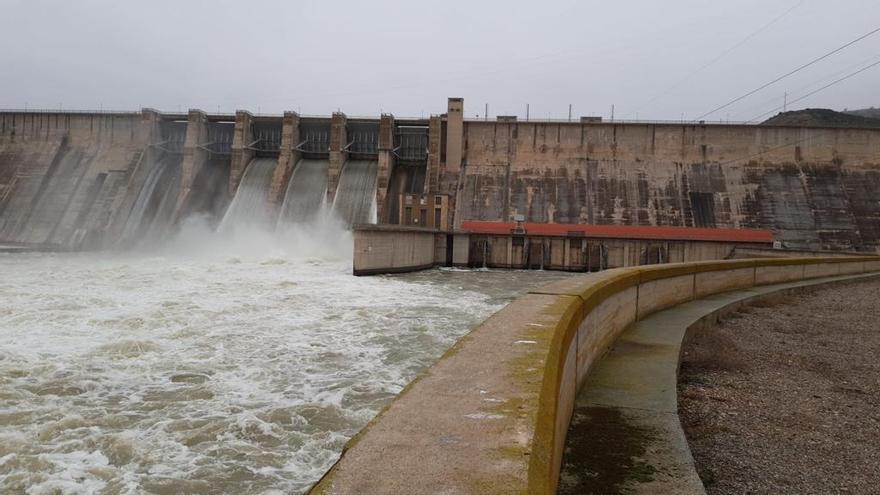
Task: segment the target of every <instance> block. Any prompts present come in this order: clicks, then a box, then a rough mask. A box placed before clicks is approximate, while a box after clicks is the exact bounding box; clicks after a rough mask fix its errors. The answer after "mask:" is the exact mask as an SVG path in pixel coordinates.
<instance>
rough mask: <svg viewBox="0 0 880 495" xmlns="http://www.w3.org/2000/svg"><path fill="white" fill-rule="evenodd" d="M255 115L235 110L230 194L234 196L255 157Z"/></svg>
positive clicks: (230, 167)
mask: <svg viewBox="0 0 880 495" xmlns="http://www.w3.org/2000/svg"><path fill="white" fill-rule="evenodd" d="M253 123H254V116H253V115H252V114H251V113H250V112H247V111H244V110H237V111H236V112H235V130H234V131H233V136H232V161H231V163H230V166H229V194H230V195H232V196H234V195H235V190H236V189H238V183H239V182H240V181H241V176H242V175H244V169H245V167H247V164H248V163H250V161H251V159H252V158H253V157H254V151H253V149H252V148H251V143H252V142H253V140H254V130H253Z"/></svg>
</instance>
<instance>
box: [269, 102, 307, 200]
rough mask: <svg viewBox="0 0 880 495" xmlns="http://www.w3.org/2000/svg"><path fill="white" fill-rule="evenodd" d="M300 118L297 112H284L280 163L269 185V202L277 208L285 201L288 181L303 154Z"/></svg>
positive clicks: (279, 155)
mask: <svg viewBox="0 0 880 495" xmlns="http://www.w3.org/2000/svg"><path fill="white" fill-rule="evenodd" d="M299 120H300V119H299V114H297V113H296V112H284V118H283V120H282V122H281V149H280V150H279V153H278V165H276V166H275V172H274V173H273V174H272V183H271V185H270V187H269V202H270V203H272V204H273V205H274V206H275V207H276V208H280V207H281V204H282V203H283V202H284V194H285V192H286V191H287V183H288V182H289V181H290V176H291V175H293V169H294V167H296V164H297V162H299V159H300V157H301V155H302V153H300V151H299V148H298V146H299V144H300V133H299Z"/></svg>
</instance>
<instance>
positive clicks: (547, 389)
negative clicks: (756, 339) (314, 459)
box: [314, 257, 880, 494]
mask: <svg viewBox="0 0 880 495" xmlns="http://www.w3.org/2000/svg"><path fill="white" fill-rule="evenodd" d="M867 272H880V257H858V258H856V257H851V258H787V259H754V260H735V261H721V262H701V263H681V264H668V265H654V266H650V267H637V268H621V269H615V270H608V271H605V272H600V273H597V274H593V275H586V276H579V277H572V278H570V279H567V280H564V281H560V282H556V283H553V284H550V285H547V286H544V287H542V288H541V289H539V290H536V291H532V292H530V293H529V294H528V295H526V296H524V297H522V298H520V299H518V300H516V301H514V302H513V303H511V304H510V305H508V306H507V307H505V308H504V309H502V310H501V311H500V312H498V313H496V314H495V315H493V316H492V317H491V318H489V319H488V320H487V321H486V322H484V323H483V324H482V325H481V326H480V327H478V328H477V329H475V330H474V331H473V332H471V333H470V334H469V335H468V336H466V337H465V338H464V339H462V340H461V341H460V342H459V343H458V344H456V346H455V347H453V349H451V350H450V351H449V352H447V353H446V354H445V355H444V356H443V358H441V359H440V361H439V362H438V363H436V364H435V365H434V366H433V367H432V368H430V369H429V370H428V371H427V372H426V373H424V374H423V375H422V376H421V377H419V379H418V380H416V381H415V382H413V383H412V384H410V386H408V387H407V388H406V389H405V390H404V392H402V393H401V394H400V395H399V396H398V397H397V398H396V399H395V400H394V401H393V402H392V403H391V404H390V405H389V406H388V407H387V408H386V409H385V410H384V411H383V412H382V413H381V414H380V415H379V416H378V417H377V418H376V419H375V420H373V422H371V424H370V425H369V426H368V427H367V428H365V429H364V430H363V431H362V432H361V433H360V434H359V435H358V436H357V437H355V438H354V439H352V441H351V442H349V444H348V445H347V446H346V448H345V450H344V452H343V456H342V457H341V459H340V460H339V462H337V464H336V465H335V466H334V468H333V469H332V470H331V471H330V472H328V474H327V475H325V477H324V478H323V479H322V480H321V481H320V482H319V484H318V485H317V486H316V488H315V489H314V492H315V493H392V492H396V491H401V492H407V493H436V492H450V493H522V492H528V493H532V494H549V493H555V492H556V487H557V484H558V481H559V470H560V466H561V462H562V454H563V449H564V446H565V435H566V432H567V430H568V426H569V423H570V419H571V414H572V410H573V406H574V401H575V397H576V395H577V391H578V389H579V388H580V386H581V385H582V384H583V383H584V381H585V379H586V377H587V376H588V374H589V373H590V371H591V368H592V367H593V364H594V363H595V362H596V361H597V360H598V359H599V358H601V357H602V355H603V354H604V353H605V352H606V351H607V349H608V348H609V347H610V346H611V345H612V344H613V343H614V341H615V339H617V337H618V336H619V335H620V334H621V333H622V332H623V331H624V330H625V329H626V328H627V327H628V326H629V325H631V324H632V323H634V322H635V321H637V320H639V319H641V318H644V317H645V316H647V315H649V314H651V313H653V312H656V311H660V310H662V309H665V308H668V307H670V306H674V305H677V304H681V303H683V302H686V301H690V300H692V299H694V298H700V297H704V296H706V295H709V294H715V293H719V292H724V291H728V290H735V289H743V288H749V287H753V286H756V285H767V284H774V283H781V282H790V281H797V280H803V279H809V278H818V277H827V276H833V275H844V274H857V273H867Z"/></svg>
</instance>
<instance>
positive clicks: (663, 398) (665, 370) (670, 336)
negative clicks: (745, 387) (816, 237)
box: [559, 274, 878, 494]
mask: <svg viewBox="0 0 880 495" xmlns="http://www.w3.org/2000/svg"><path fill="white" fill-rule="evenodd" d="M877 276H878V275H877V274H864V275H845V276H839V277H827V278H821V279H813V280H804V281H799V282H792V283H785V284H775V285H767V286H762V287H755V288H752V289H747V290H738V291H732V292H725V293H722V294H715V295H713V296H709V297H706V298H703V299H698V300H695V301H691V302H689V303H685V304H681V305H678V306H675V307H673V308H671V309H668V310H665V311H661V312H658V313H654V314H653V315H650V316H648V317H647V318H645V319H644V320H641V321H639V322H638V323H636V324H635V325H633V326H632V328H630V329H628V330H627V331H626V332H624V333H623V335H621V337H620V339H618V341H617V342H616V343H615V345H614V347H613V348H612V349H611V350H610V351H609V353H608V354H607V355H606V356H605V357H604V358H603V359H602V360H601V361H599V363H598V364H597V365H596V368H595V369H594V370H592V371H591V372H590V375H589V376H588V378H587V382H586V383H585V384H584V387H583V389H582V390H581V392H580V393H579V394H578V397H577V401H576V403H575V411H574V415H573V416H572V422H571V426H570V427H569V430H568V437H567V445H566V450H565V458H564V459H563V467H562V479H561V482H560V488H559V493H561V494H575V493H577V494H590V493H596V494H598V493H603V494H606V493H607V494H612V493H668V494H685V493H687V494H691V493H705V490H704V488H703V484H702V482H701V481H700V478H699V476H698V475H697V471H696V469H695V468H694V462H693V458H692V457H691V453H690V449H689V448H688V444H687V439H686V438H685V436H684V432H683V431H682V429H681V424H680V422H679V419H678V396H677V382H678V363H679V355H680V353H681V343H682V339H683V338H684V336H685V333H686V332H687V329H688V327H690V326H691V325H693V324H694V323H696V322H698V321H699V320H701V319H703V318H704V317H707V315H708V318H707V319H706V320H704V321H707V322H714V321H715V319H716V318H717V315H718V314H719V313H722V312H724V311H728V310H733V309H735V308H736V307H738V306H739V305H741V304H744V303H745V302H747V301H748V300H749V299H752V298H755V297H760V296H763V295H766V294H769V293H773V292H778V291H796V290H798V289H799V288H803V287H808V286H811V285H817V284H823V283H829V282H841V281H849V280H858V279H862V278H869V277H877Z"/></svg>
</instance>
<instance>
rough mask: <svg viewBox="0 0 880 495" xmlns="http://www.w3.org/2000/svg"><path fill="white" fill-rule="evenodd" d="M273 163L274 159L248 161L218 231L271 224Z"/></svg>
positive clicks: (265, 226)
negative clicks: (270, 190)
mask: <svg viewBox="0 0 880 495" xmlns="http://www.w3.org/2000/svg"><path fill="white" fill-rule="evenodd" d="M276 163H277V159H276V158H254V159H253V160H251V162H250V164H248V166H247V168H246V169H245V171H244V175H243V176H242V178H241V183H240V184H239V185H238V190H237V191H236V192H235V197H234V198H233V199H232V203H231V204H230V205H229V209H228V210H226V215H225V216H224V217H223V221H222V222H221V223H220V229H219V230H220V231H221V232H231V231H233V230H235V229H236V228H239V227H254V228H267V227H268V226H269V225H272V221H273V219H272V209H271V208H270V206H269V183H270V182H271V181H272V173H273V172H274V171H275V164H276Z"/></svg>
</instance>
